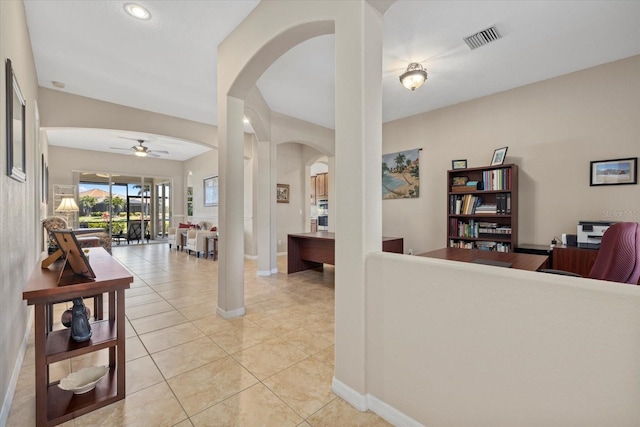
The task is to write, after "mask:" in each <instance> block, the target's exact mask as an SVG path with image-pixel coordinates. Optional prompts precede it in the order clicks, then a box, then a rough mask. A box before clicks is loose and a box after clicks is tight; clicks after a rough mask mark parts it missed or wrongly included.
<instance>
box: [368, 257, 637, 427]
mask: <svg viewBox="0 0 640 427" xmlns="http://www.w3.org/2000/svg"><path fill="white" fill-rule="evenodd" d="M366 271H367V300H366V312H367V322H366V331H367V332H366V336H367V347H366V348H367V397H368V400H369V404H370V406H369V407H370V408H371V409H373V410H374V411H376V412H378V413H380V414H384V415H385V416H387V418H393V416H399V417H396V419H400V420H404V421H405V423H404V425H407V424H408V423H406V419H405V418H403V417H405V416H406V417H409V418H410V419H413V420H415V421H417V422H419V423H421V424H423V425H425V426H434V427H438V426H479V427H480V426H488V427H489V426H520V427H527V426H532V427H534V426H535V427H538V426H549V427H551V426H558V427H566V426H581V427H587V426H594V427H600V426H604V425H610V426H619V427H622V426H629V427H632V426H638V425H640V406H638V401H640V383H639V382H638V376H639V375H640V358H639V357H638V354H640V341H639V340H638V336H640V310H638V307H639V306H640V288H638V287H637V286H630V285H625V284H618V283H612V282H604V281H598V280H590V279H579V278H572V277H565V276H558V275H552V274H542V273H536V272H529V271H523V270H512V269H503V268H497V267H491V266H481V265H477V264H471V263H460V262H453V261H445V260H437V259H430V258H422V257H408V256H403V255H395V254H384V253H377V254H372V255H370V256H369V257H368V258H367V270H366ZM380 401H382V402H384V403H386V404H387V405H390V406H391V407H393V408H394V409H393V410H389V407H386V406H384V405H380V404H379V402H380Z"/></svg>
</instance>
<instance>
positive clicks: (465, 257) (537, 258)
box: [417, 248, 549, 271]
mask: <svg viewBox="0 0 640 427" xmlns="http://www.w3.org/2000/svg"><path fill="white" fill-rule="evenodd" d="M417 256H423V257H427V258H439V259H448V260H450V261H462V262H480V263H483V264H484V263H487V264H490V263H491V262H492V261H497V263H508V264H511V267H512V268H516V269H519V270H533V271H535V270H538V269H540V268H548V267H549V257H548V256H546V255H531V254H522V253H515V252H491V251H481V250H479V249H462V248H443V249H438V250H435V251H431V252H425V253H422V254H418V255H417Z"/></svg>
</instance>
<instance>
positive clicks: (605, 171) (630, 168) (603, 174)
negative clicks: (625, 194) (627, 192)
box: [589, 157, 638, 187]
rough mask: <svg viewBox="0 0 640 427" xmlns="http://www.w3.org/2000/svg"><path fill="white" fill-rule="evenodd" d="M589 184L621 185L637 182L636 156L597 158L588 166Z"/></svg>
mask: <svg viewBox="0 0 640 427" xmlns="http://www.w3.org/2000/svg"><path fill="white" fill-rule="evenodd" d="M589 177H590V180H589V185H591V186H592V187H593V186H596V185H622V184H637V183H638V158H637V157H630V158H628V159H613V160H597V161H594V162H591V167H590V168H589Z"/></svg>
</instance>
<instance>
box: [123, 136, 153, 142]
mask: <svg viewBox="0 0 640 427" xmlns="http://www.w3.org/2000/svg"><path fill="white" fill-rule="evenodd" d="M118 138H122V139H128V140H130V141H135V142H140V141H142V142H149V141H151V140H150V139H142V138H129V137H128V136H119V137H118Z"/></svg>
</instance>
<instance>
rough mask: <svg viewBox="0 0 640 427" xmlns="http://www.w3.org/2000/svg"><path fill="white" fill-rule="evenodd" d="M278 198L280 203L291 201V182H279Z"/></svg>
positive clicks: (277, 188)
mask: <svg viewBox="0 0 640 427" xmlns="http://www.w3.org/2000/svg"><path fill="white" fill-rule="evenodd" d="M276 198H277V201H278V203H289V184H277V187H276Z"/></svg>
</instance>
